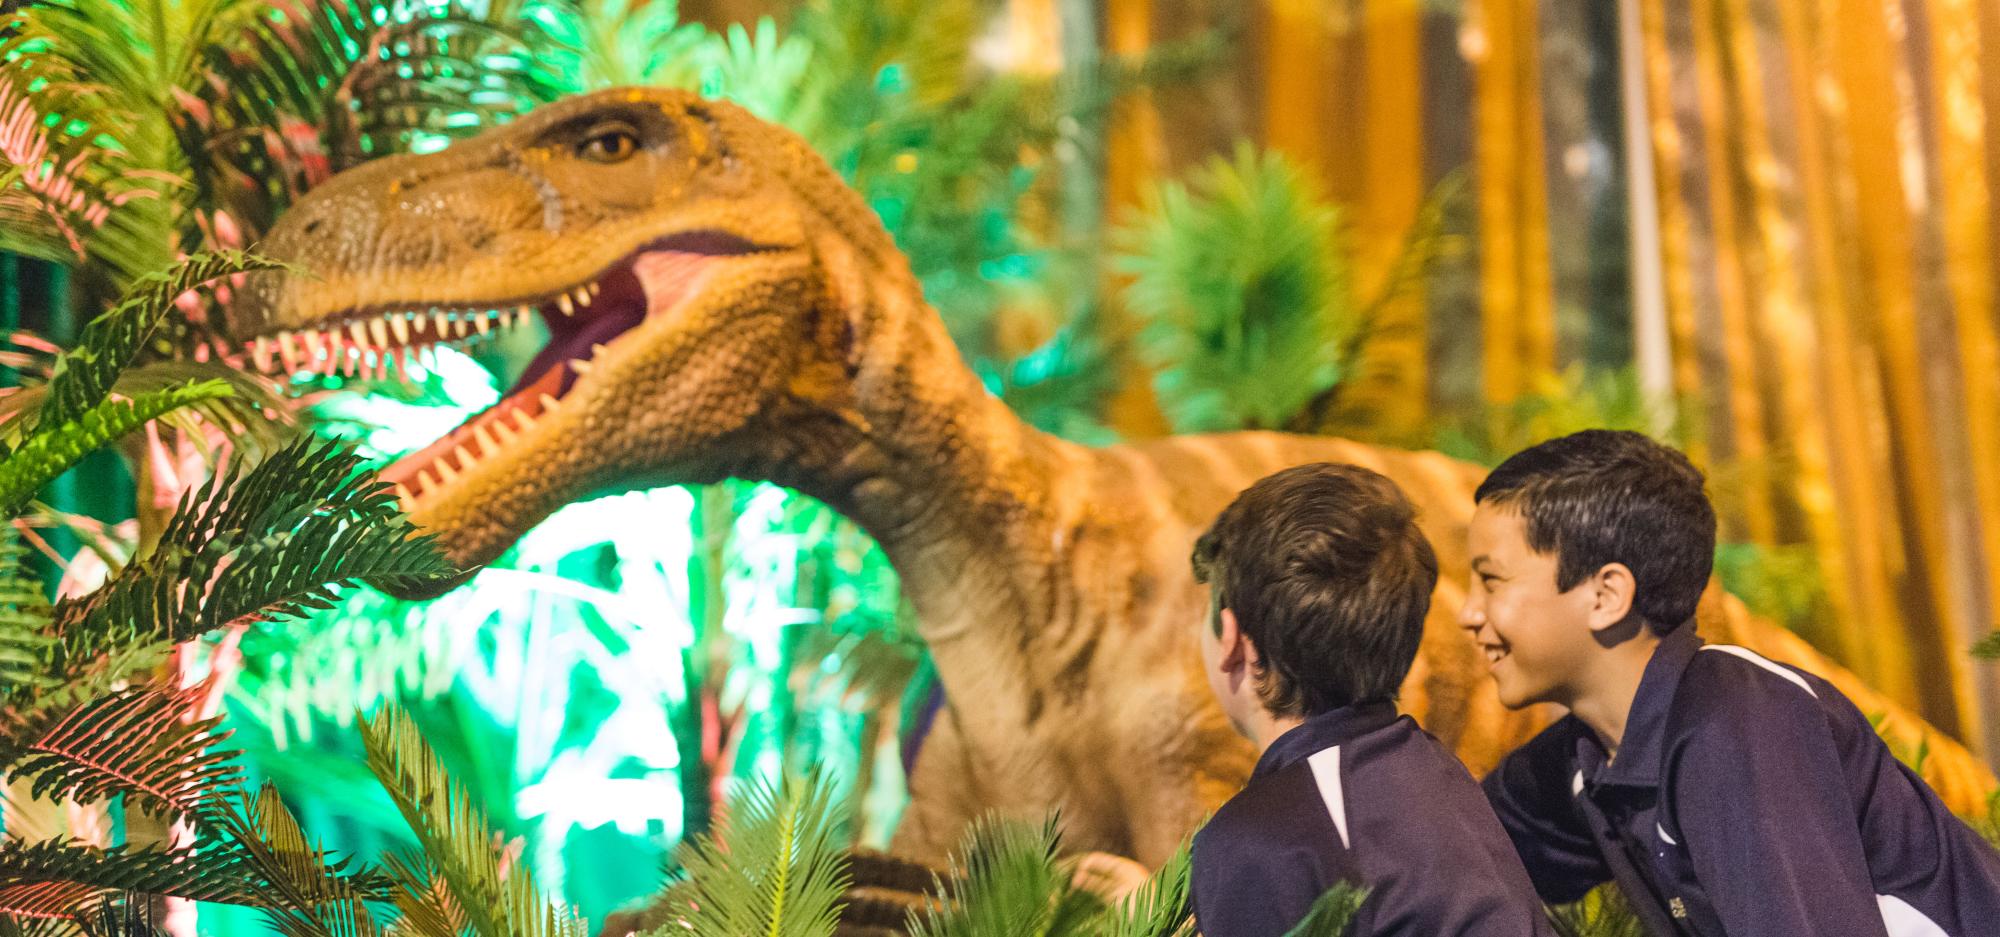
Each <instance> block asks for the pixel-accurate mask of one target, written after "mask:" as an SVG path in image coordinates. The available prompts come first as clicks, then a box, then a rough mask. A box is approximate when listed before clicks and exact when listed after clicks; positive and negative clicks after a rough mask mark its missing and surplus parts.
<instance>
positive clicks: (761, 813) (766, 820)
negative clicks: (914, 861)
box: [674, 779, 848, 937]
mask: <svg viewBox="0 0 2000 937" xmlns="http://www.w3.org/2000/svg"><path fill="white" fill-rule="evenodd" d="M722 843H727V844H728V851H727V852H724V851H723V848H722V845H721V844H722ZM677 858H678V860H679V862H680V864H681V867H682V869H683V870H685V874H686V880H685V883H684V888H683V890H681V891H679V892H677V893H675V895H674V897H675V898H676V899H677V900H680V901H682V902H683V903H682V905H681V906H680V907H679V908H676V909H675V910H676V912H677V913H678V914H679V915H680V917H681V920H680V922H679V926H684V927H686V928H687V929H689V930H691V931H692V932H694V933H697V934H753V933H754V934H768V935H771V937H826V935H829V934H831V933H833V926H834V922H835V920H836V919H837V918H838V916H839V914H840V907H841V901H840V895H841V892H843V891H845V890H846V889H847V882H848V873H847V856H846V853H845V851H843V850H842V849H840V848H839V846H838V844H837V843H836V841H835V831H834V823H833V809H832V791H831V787H830V786H829V785H827V784H825V783H823V782H821V781H819V780H818V779H808V780H804V781H799V780H794V779H785V780H781V781H772V780H762V781H758V782H755V783H753V784H751V785H750V787H749V788H748V789H746V790H745V791H744V792H743V793H742V794H741V795H739V797H738V798H737V799H736V800H735V802H734V804H733V810H732V814H731V817H730V819H729V822H728V823H727V825H726V826H724V827H723V828H722V829H721V830H720V831H719V832H718V833H717V834H716V835H715V836H712V837H702V838H700V839H698V840H697V841H696V842H694V843H691V844H688V845H685V846H683V847H682V848H681V850H680V852H679V853H678V855H677Z"/></svg>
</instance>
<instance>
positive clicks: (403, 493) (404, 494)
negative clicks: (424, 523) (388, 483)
mask: <svg viewBox="0 0 2000 937" xmlns="http://www.w3.org/2000/svg"><path fill="white" fill-rule="evenodd" d="M396 500H398V501H401V502H402V503H403V505H402V506H403V513H405V514H408V513H409V512H410V509H411V508H414V507H416V506H417V496H416V494H415V493H414V492H412V491H410V488H409V486H408V485H397V486H396Z"/></svg>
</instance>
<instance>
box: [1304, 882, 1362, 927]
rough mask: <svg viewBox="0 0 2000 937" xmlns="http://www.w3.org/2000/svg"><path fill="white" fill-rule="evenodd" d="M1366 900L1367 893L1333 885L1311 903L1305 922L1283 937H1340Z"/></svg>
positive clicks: (1349, 887) (1349, 886) (1354, 888)
mask: <svg viewBox="0 0 2000 937" xmlns="http://www.w3.org/2000/svg"><path fill="white" fill-rule="evenodd" d="M1366 900H1368V892H1367V891H1365V890H1363V889H1360V888H1356V887H1354V886H1352V885H1348V884H1346V883H1341V884H1339V885H1335V886H1333V887H1332V888H1330V889H1328V890H1327V892H1326V894H1324V895H1321V896H1319V900H1318V901H1315V902H1313V906H1312V910H1311V911H1308V912H1306V917H1305V920H1303V921H1300V922H1299V923H1298V926H1297V927H1294V928H1292V929H1291V930H1289V931H1286V932H1285V937H1341V935H1343V934H1345V933H1347V925H1348V924H1349V923H1350V922H1351V921H1353V920H1354V913H1355V912H1356V911H1359V910H1361V903H1362V902H1364V901H1366Z"/></svg>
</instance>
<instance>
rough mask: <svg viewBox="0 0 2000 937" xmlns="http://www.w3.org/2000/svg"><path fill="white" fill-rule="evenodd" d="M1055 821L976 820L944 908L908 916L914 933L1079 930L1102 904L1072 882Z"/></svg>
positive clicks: (1056, 935)
mask: <svg viewBox="0 0 2000 937" xmlns="http://www.w3.org/2000/svg"><path fill="white" fill-rule="evenodd" d="M1061 844H1062V838H1061V835H1060V834H1059V833H1058V832H1057V820H1056V818H1055V817H1050V818H1049V819H1048V820H1046V821H1044V822H1043V823H1041V824H1040V825H1034V824H1029V823H1024V822H1022V821H1019V820H1007V819H999V818H995V817H987V818H984V819H981V820H980V821H978V822H976V823H974V824H973V826H972V829H971V830H970V831H969V832H968V833H967V834H966V838H965V845H964V846H963V847H962V848H961V849H960V851H959V853H958V854H957V855H956V856H954V857H953V858H952V863H951V873H950V880H951V882H952V885H953V887H952V888H950V889H949V890H947V889H946V888H945V886H944V883H943V882H940V883H939V891H941V892H946V891H948V893H949V894H950V895H951V900H950V901H948V902H947V903H945V905H944V906H943V907H941V908H936V909H931V910H927V911H925V912H924V914H923V915H922V916H918V915H914V914H913V915H911V918H910V935H911V937H1013V935H1017V934H1040V935H1044V937H1060V935H1070V934H1079V933H1082V932H1083V928H1084V927H1086V926H1087V925H1088V924H1090V923H1092V922H1094V921H1095V920H1096V919H1097V918H1098V917H1099V916H1100V915H1102V914H1103V913H1104V911H1105V909H1106V905H1105V903H1104V901H1103V900H1102V899H1100V898H1098V897H1097V896H1096V895H1095V894H1092V893H1091V892H1089V891H1086V890H1084V889H1081V888H1076V887H1074V886H1072V885H1071V884H1070V876H1069V874H1068V873H1067V872H1066V871H1065V870H1064V869H1063V867H1062V865H1061V864H1060V863H1058V862H1057V861H1056V855H1057V852H1058V850H1059V849H1060V848H1061Z"/></svg>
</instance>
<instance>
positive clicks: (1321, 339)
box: [1118, 143, 1360, 432]
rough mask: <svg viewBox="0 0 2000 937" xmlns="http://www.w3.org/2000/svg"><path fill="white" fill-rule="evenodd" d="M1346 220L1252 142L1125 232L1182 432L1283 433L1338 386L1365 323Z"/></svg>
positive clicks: (1154, 350) (1153, 351) (1163, 386)
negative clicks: (1350, 346) (1350, 345)
mask: <svg viewBox="0 0 2000 937" xmlns="http://www.w3.org/2000/svg"><path fill="white" fill-rule="evenodd" d="M1342 223H1343V222H1342V219H1341V214H1340V211H1339V209H1337V208H1336V207H1334V206H1333V205H1332V204H1331V203H1329V202H1327V201H1326V199H1325V197H1324V196H1323V195H1322V194H1321V193H1320V192H1319V190H1318V188H1317V186H1316V185H1315V184H1314V183H1313V182H1312V180H1311V179H1310V178H1309V177H1308V176H1307V175H1306V174H1305V173H1304V172H1302V171H1301V170H1299V169H1298V168H1297V167H1295V166H1293V165H1292V164H1291V163H1290V162H1288V161H1287V160H1286V159H1285V158H1284V157H1282V156H1280V155H1279V154H1277V153H1274V152H1273V153H1264V154H1259V153H1258V152H1257V151H1256V150H1255V149H1253V148H1251V147H1250V145H1249V144H1247V143H1245V144H1239V146H1238V147H1237V150H1236V152H1235V154H1234V155H1233V156H1232V157H1231V158H1229V159H1223V158H1222V157H1215V158H1212V159H1211V160H1210V161H1209V162H1207V163H1205V164H1203V165H1202V166H1200V167H1199V168H1197V169H1196V170H1194V171H1193V172H1192V173H1190V174H1189V177H1188V179H1187V181H1185V182H1169V183H1167V184H1165V185H1163V186H1162V187H1161V188H1160V189H1159V190H1158V192H1157V193H1156V194H1155V195H1154V197H1153V200H1152V202H1151V204H1150V206H1149V208H1148V210H1147V212H1146V213H1145V214H1144V215H1143V216H1142V217H1141V218H1139V219H1138V220H1136V221H1134V222H1132V223H1130V224H1128V225H1127V226H1126V227H1125V228H1124V229H1123V230H1122V231H1121V232H1120V235H1119V238H1118V243H1119V244H1120V246H1121V247H1122V249H1123V251H1124V253H1123V254H1122V255H1121V257H1120V258H1119V261H1118V269H1120V270H1121V271H1123V272H1125V273H1128V274H1130V275H1131V276H1132V282H1131V285H1130V286H1129V287H1128V288H1127V289H1126V293H1125V297H1126V302H1127V303H1128V305H1130V306H1131V308H1132V309H1133V310H1134V311H1135V312H1137V313H1138V314H1139V315H1140V316H1142V317H1143V318H1144V319H1145V321H1146V323H1147V324H1146V329H1145V331H1144V332H1143V333H1142V334H1141V341H1142V344H1141V350H1142V352H1143V353H1144V354H1145V356H1146V358H1147V361H1148V363H1149V364H1151V365H1152V366H1153V367H1154V368H1155V369H1156V377H1155V381H1154V386H1155V389H1156V390H1157V391H1158V393H1159V396H1160V398H1161V402H1162V405H1163V407H1164V409H1165V410H1166V411H1167V413H1168V414H1169V416H1170V418H1171V419H1172V422H1173V426H1174V429H1175V431H1177V432H1208V431H1216V430H1229V429H1242V428H1265V429H1273V428H1279V427H1282V426H1284V425H1285V424H1286V423H1287V421H1288V420H1290V418H1291V417H1293V416H1294V415H1295V414H1297V413H1299V412H1300V411H1301V410H1303V409H1304V408H1305V407H1306V404H1307V403H1308V402H1309V401H1311V400H1312V399H1313V398H1314V397H1316V396H1318V395H1319V394H1321V393H1323V392H1325V391H1326V390H1327V389H1328V388H1331V387H1332V386H1333V385H1334V384H1336V383H1337V382H1339V380H1340V379H1341V376H1342V373H1343V368H1344V365H1345V364H1346V359H1345V349H1344V343H1345V341H1346V340H1347V339H1348V337H1350V336H1351V335H1353V334H1354V333H1355V332H1356V331H1357V330H1358V329H1359V327H1360V323H1359V322H1358V321H1356V313H1357V307H1358V304H1357V302H1356V301H1355V299H1354V297H1353V287H1352V285H1351V283H1350V282H1349V281H1350V272H1349V264H1348V260H1347V255H1346V252H1345V249H1344V245H1343V243H1342V237H1343V234H1342Z"/></svg>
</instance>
